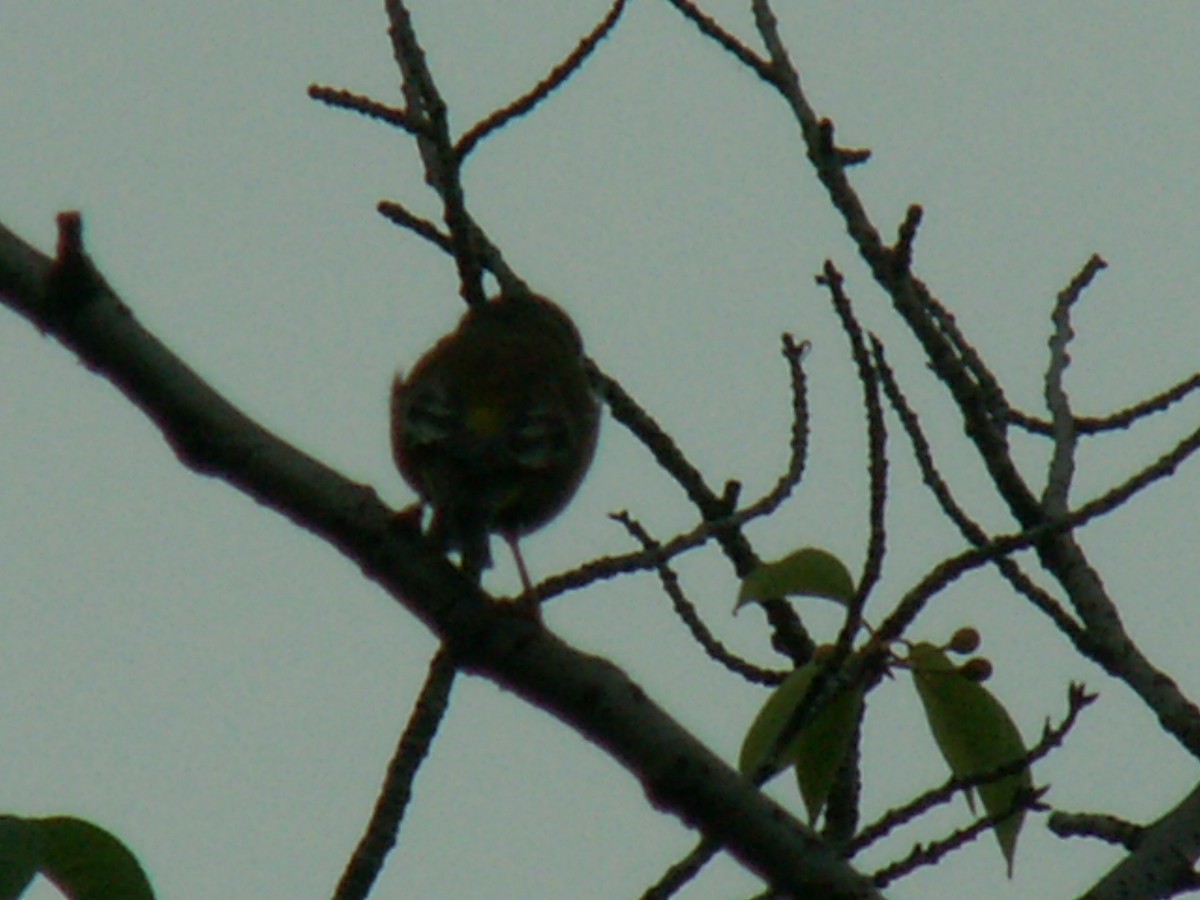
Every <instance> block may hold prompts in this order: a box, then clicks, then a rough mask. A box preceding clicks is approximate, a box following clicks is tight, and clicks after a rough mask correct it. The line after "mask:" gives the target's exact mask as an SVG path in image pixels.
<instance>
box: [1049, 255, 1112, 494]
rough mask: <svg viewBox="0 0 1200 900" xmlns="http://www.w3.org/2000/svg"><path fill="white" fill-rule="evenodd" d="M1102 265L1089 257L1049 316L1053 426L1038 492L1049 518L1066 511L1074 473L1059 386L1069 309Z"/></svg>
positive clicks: (1074, 439) (1067, 412) (1073, 441)
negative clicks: (1043, 484)
mask: <svg viewBox="0 0 1200 900" xmlns="http://www.w3.org/2000/svg"><path fill="white" fill-rule="evenodd" d="M1104 266H1105V262H1104V260H1102V259H1101V258H1100V257H1099V256H1092V258H1091V259H1089V260H1088V261H1087V264H1086V265H1085V266H1084V267H1083V269H1081V270H1080V272H1079V273H1078V274H1077V275H1076V276H1075V277H1074V278H1073V279H1071V283H1070V284H1069V285H1067V287H1066V288H1064V289H1063V290H1062V291H1060V292H1059V294H1058V299H1057V300H1056V302H1055V304H1054V311H1053V313H1052V314H1051V321H1052V322H1053V323H1054V330H1053V332H1052V334H1051V335H1050V342H1049V344H1050V362H1049V364H1048V365H1047V366H1046V379H1045V382H1046V387H1045V397H1046V408H1047V409H1048V410H1049V411H1050V421H1051V424H1052V426H1053V428H1052V436H1053V438H1054V445H1053V450H1052V451H1051V454H1050V465H1049V471H1048V472H1047V475H1046V489H1045V490H1044V491H1043V493H1042V505H1043V506H1044V507H1045V509H1046V511H1047V513H1049V514H1050V515H1051V516H1059V515H1062V514H1063V513H1064V512H1066V510H1067V496H1068V494H1069V493H1070V489H1071V479H1072V476H1073V475H1074V473H1075V451H1076V448H1077V447H1078V446H1079V438H1078V436H1077V435H1076V434H1075V419H1074V416H1073V415H1072V413H1071V401H1070V398H1069V397H1068V396H1067V389H1066V387H1065V386H1064V385H1063V379H1064V376H1065V375H1066V371H1067V366H1069V365H1070V364H1071V355H1070V353H1069V352H1068V348H1069V346H1070V343H1071V338H1073V337H1074V335H1075V332H1074V330H1073V329H1072V328H1071V308H1072V307H1073V306H1074V305H1075V303H1076V302H1078V300H1079V297H1080V295H1081V294H1082V293H1083V290H1084V289H1085V288H1086V287H1087V286H1088V284H1090V283H1091V281H1092V279H1093V278H1095V276H1096V273H1097V272H1099V271H1100V270H1101V269H1102V268H1104Z"/></svg>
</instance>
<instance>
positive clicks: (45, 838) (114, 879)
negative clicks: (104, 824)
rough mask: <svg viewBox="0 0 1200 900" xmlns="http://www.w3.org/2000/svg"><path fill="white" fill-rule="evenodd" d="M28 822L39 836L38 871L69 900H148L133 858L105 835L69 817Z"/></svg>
mask: <svg viewBox="0 0 1200 900" xmlns="http://www.w3.org/2000/svg"><path fill="white" fill-rule="evenodd" d="M28 821H29V822H30V823H31V824H33V825H35V826H36V827H37V828H38V829H39V832H40V843H41V860H40V864H39V869H40V870H41V873H42V874H43V875H45V876H46V878H48V879H49V880H50V881H52V882H54V884H55V886H57V887H58V889H59V890H61V891H62V892H63V893H64V894H65V895H66V896H67V897H69V898H70V900H154V891H153V890H152V889H151V887H150V882H149V880H148V879H147V878H146V873H145V872H144V871H142V867H141V865H140V864H139V863H138V861H137V858H136V857H135V856H134V855H133V854H132V853H131V852H130V851H129V849H128V848H127V847H126V846H125V845H124V844H122V843H121V842H120V841H119V840H117V838H116V837H114V836H113V835H112V834H111V833H109V832H108V831H105V830H104V829H103V828H100V827H99V826H97V825H93V824H92V823H91V822H85V821H84V820H82V819H75V818H71V817H69V816H53V817H51V818H46V819H30V820H28Z"/></svg>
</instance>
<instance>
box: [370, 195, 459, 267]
mask: <svg viewBox="0 0 1200 900" xmlns="http://www.w3.org/2000/svg"><path fill="white" fill-rule="evenodd" d="M377 209H378V211H379V214H380V215H381V216H383V217H384V218H385V219H387V220H388V221H390V222H395V223H396V224H397V225H399V226H400V227H401V228H407V229H408V230H409V231H411V232H412V233H413V234H415V235H417V236H418V237H422V238H424V239H425V240H427V241H429V243H431V244H433V245H434V246H435V247H437V248H439V249H440V250H444V251H445V252H447V253H449V254H451V255H453V253H454V242H453V241H452V240H451V239H450V236H449V235H448V234H446V233H445V232H443V231H441V230H440V229H439V228H438V227H437V226H436V225H434V224H433V223H432V222H430V221H429V220H428V219H425V218H422V217H421V216H418V215H416V214H415V213H412V212H409V210H408V209H407V208H405V207H404V206H402V205H400V204H399V203H396V202H395V201H394V200H380V201H379V205H378V207H377Z"/></svg>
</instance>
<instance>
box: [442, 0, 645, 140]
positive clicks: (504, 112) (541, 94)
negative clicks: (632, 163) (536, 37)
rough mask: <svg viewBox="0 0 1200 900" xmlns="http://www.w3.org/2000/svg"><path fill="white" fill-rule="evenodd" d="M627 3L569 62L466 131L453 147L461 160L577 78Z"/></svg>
mask: <svg viewBox="0 0 1200 900" xmlns="http://www.w3.org/2000/svg"><path fill="white" fill-rule="evenodd" d="M626 2H627V0H616V2H614V3H613V5H612V6H611V7H610V8H609V10H608V13H607V14H605V16H604V18H603V19H601V20H600V23H599V24H598V25H597V26H596V27H595V28H593V29H592V31H591V32H590V33H589V34H587V35H585V36H584V37H583V39H582V40H580V42H579V44H578V45H577V46H576V47H575V49H574V50H572V51H571V52H570V54H569V55H568V56H567V57H566V59H564V60H563V61H562V62H560V63H559V64H558V65H556V66H555V67H554V68H553V69H551V70H550V74H548V75H547V76H546V77H545V78H543V79H542V80H541V81H539V82H538V83H537V84H536V85H534V86H533V88H532V89H531V90H530V91H529V92H528V93H526V94H523V95H522V96H520V97H518V98H517V99H516V100H514V101H513V102H512V103H510V104H508V105H507V106H505V107H502V108H501V109H498V110H496V111H495V112H493V113H491V114H490V115H488V116H486V117H485V118H483V119H482V120H480V121H479V122H477V123H475V125H473V126H472V127H471V128H469V129H467V131H466V133H465V134H463V136H462V137H460V138H459V139H458V142H457V144H456V145H455V147H454V151H455V153H456V155H457V156H458V158H459V159H460V160H461V159H466V157H467V156H469V155H470V153H471V151H472V150H474V149H475V147H476V145H478V144H479V142H480V141H482V140H483V139H484V138H486V137H487V136H488V135H490V134H492V133H493V132H495V131H498V130H500V129H501V128H503V127H504V126H505V125H507V124H508V123H509V122H511V121H512V120H513V119H515V118H517V117H518V116H523V115H525V114H526V113H528V112H531V111H532V110H533V108H534V107H535V106H537V105H538V104H539V103H541V102H542V101H543V100H545V99H546V98H547V97H549V96H550V95H551V94H552V93H554V91H556V90H558V88H560V87H562V85H563V84H565V83H566V81H567V79H569V78H570V77H571V76H572V75H574V74H575V73H576V72H577V71H578V70H579V68H580V67H581V66H582V65H583V64H584V62H585V61H586V60H587V58H588V57H589V56H591V55H592V53H593V52H594V51H595V49H596V47H597V46H598V45H599V43H600V41H602V40H603V39H604V38H605V37H607V36H608V34H609V33H610V32H611V31H612V30H613V28H614V27H616V24H617V20H618V19H620V18H621V13H622V12H624V10H625V5H626Z"/></svg>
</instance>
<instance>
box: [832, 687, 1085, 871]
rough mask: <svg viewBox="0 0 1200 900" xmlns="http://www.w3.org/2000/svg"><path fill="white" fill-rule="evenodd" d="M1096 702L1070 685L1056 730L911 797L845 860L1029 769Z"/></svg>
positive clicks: (858, 840)
mask: <svg viewBox="0 0 1200 900" xmlns="http://www.w3.org/2000/svg"><path fill="white" fill-rule="evenodd" d="M1095 700H1096V695H1095V694H1089V693H1088V692H1087V691H1086V690H1085V689H1084V687H1083V685H1080V684H1072V685H1071V686H1070V688H1069V689H1068V691H1067V714H1066V716H1064V717H1063V720H1062V721H1061V722H1060V723H1059V724H1058V725H1057V726H1055V727H1051V725H1050V723H1049V722H1048V721H1047V722H1046V725H1045V727H1044V728H1043V729H1042V737H1041V739H1040V740H1039V741H1038V742H1037V744H1035V745H1034V746H1033V747H1032V748H1030V750H1029V752H1027V753H1026V754H1024V755H1023V756H1022V757H1021V758H1020V759H1015V760H1013V761H1012V762H1009V763H1005V764H1004V765H1002V766H997V767H996V768H995V769H992V770H991V771H988V772H981V773H979V774H978V775H975V776H972V777H970V778H956V777H952V778H950V779H948V780H947V781H946V782H945V783H944V784H942V785H940V786H939V787H936V788H933V789H932V790H928V791H926V792H925V793H923V794H921V795H920V796H917V797H914V798H913V799H912V800H910V801H908V802H907V803H905V804H904V805H903V806H900V807H897V808H895V809H889V810H888V811H887V812H885V813H884V814H883V815H882V816H880V817H879V818H878V819H876V820H875V821H874V822H872V823H871V824H870V825H867V826H866V827H865V828H863V829H862V830H861V831H860V832H859V833H858V834H856V835H855V836H854V839H853V840H852V841H850V842H849V843H848V844H847V845H846V848H845V849H846V857H847V858H848V859H850V858H853V857H854V856H855V855H857V854H858V853H861V852H862V851H863V850H865V849H866V848H867V847H870V846H871V845H872V844H875V843H878V842H879V841H880V840H882V839H883V838H884V837H886V836H887V835H888V834H890V833H891V832H892V831H894V830H895V829H896V828H899V827H900V826H902V825H904V824H906V823H908V822H911V821H913V820H914V819H916V818H917V817H918V816H920V815H923V814H924V813H926V812H928V811H929V810H931V809H934V808H935V807H937V806H941V805H943V804H945V803H949V802H950V801H951V800H953V799H954V798H955V797H957V796H958V795H959V794H961V793H963V792H964V791H969V790H972V789H974V788H978V787H981V786H982V785H985V784H993V783H995V782H997V781H1000V780H1002V779H1004V778H1007V777H1008V776H1010V775H1015V774H1017V773H1018V772H1023V771H1025V769H1028V768H1029V767H1030V766H1032V765H1033V764H1034V763H1035V762H1037V761H1038V760H1039V759H1042V758H1043V757H1045V756H1046V755H1047V754H1049V753H1050V752H1051V751H1052V750H1055V749H1057V748H1058V747H1061V746H1062V745H1063V742H1064V741H1065V740H1066V738H1067V735H1068V734H1070V732H1071V730H1072V729H1073V728H1074V727H1075V723H1076V722H1077V721H1078V719H1079V714H1080V713H1081V712H1083V711H1084V710H1085V709H1087V708H1088V707H1089V706H1090V705H1091V704H1092V703H1093V702H1095Z"/></svg>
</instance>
